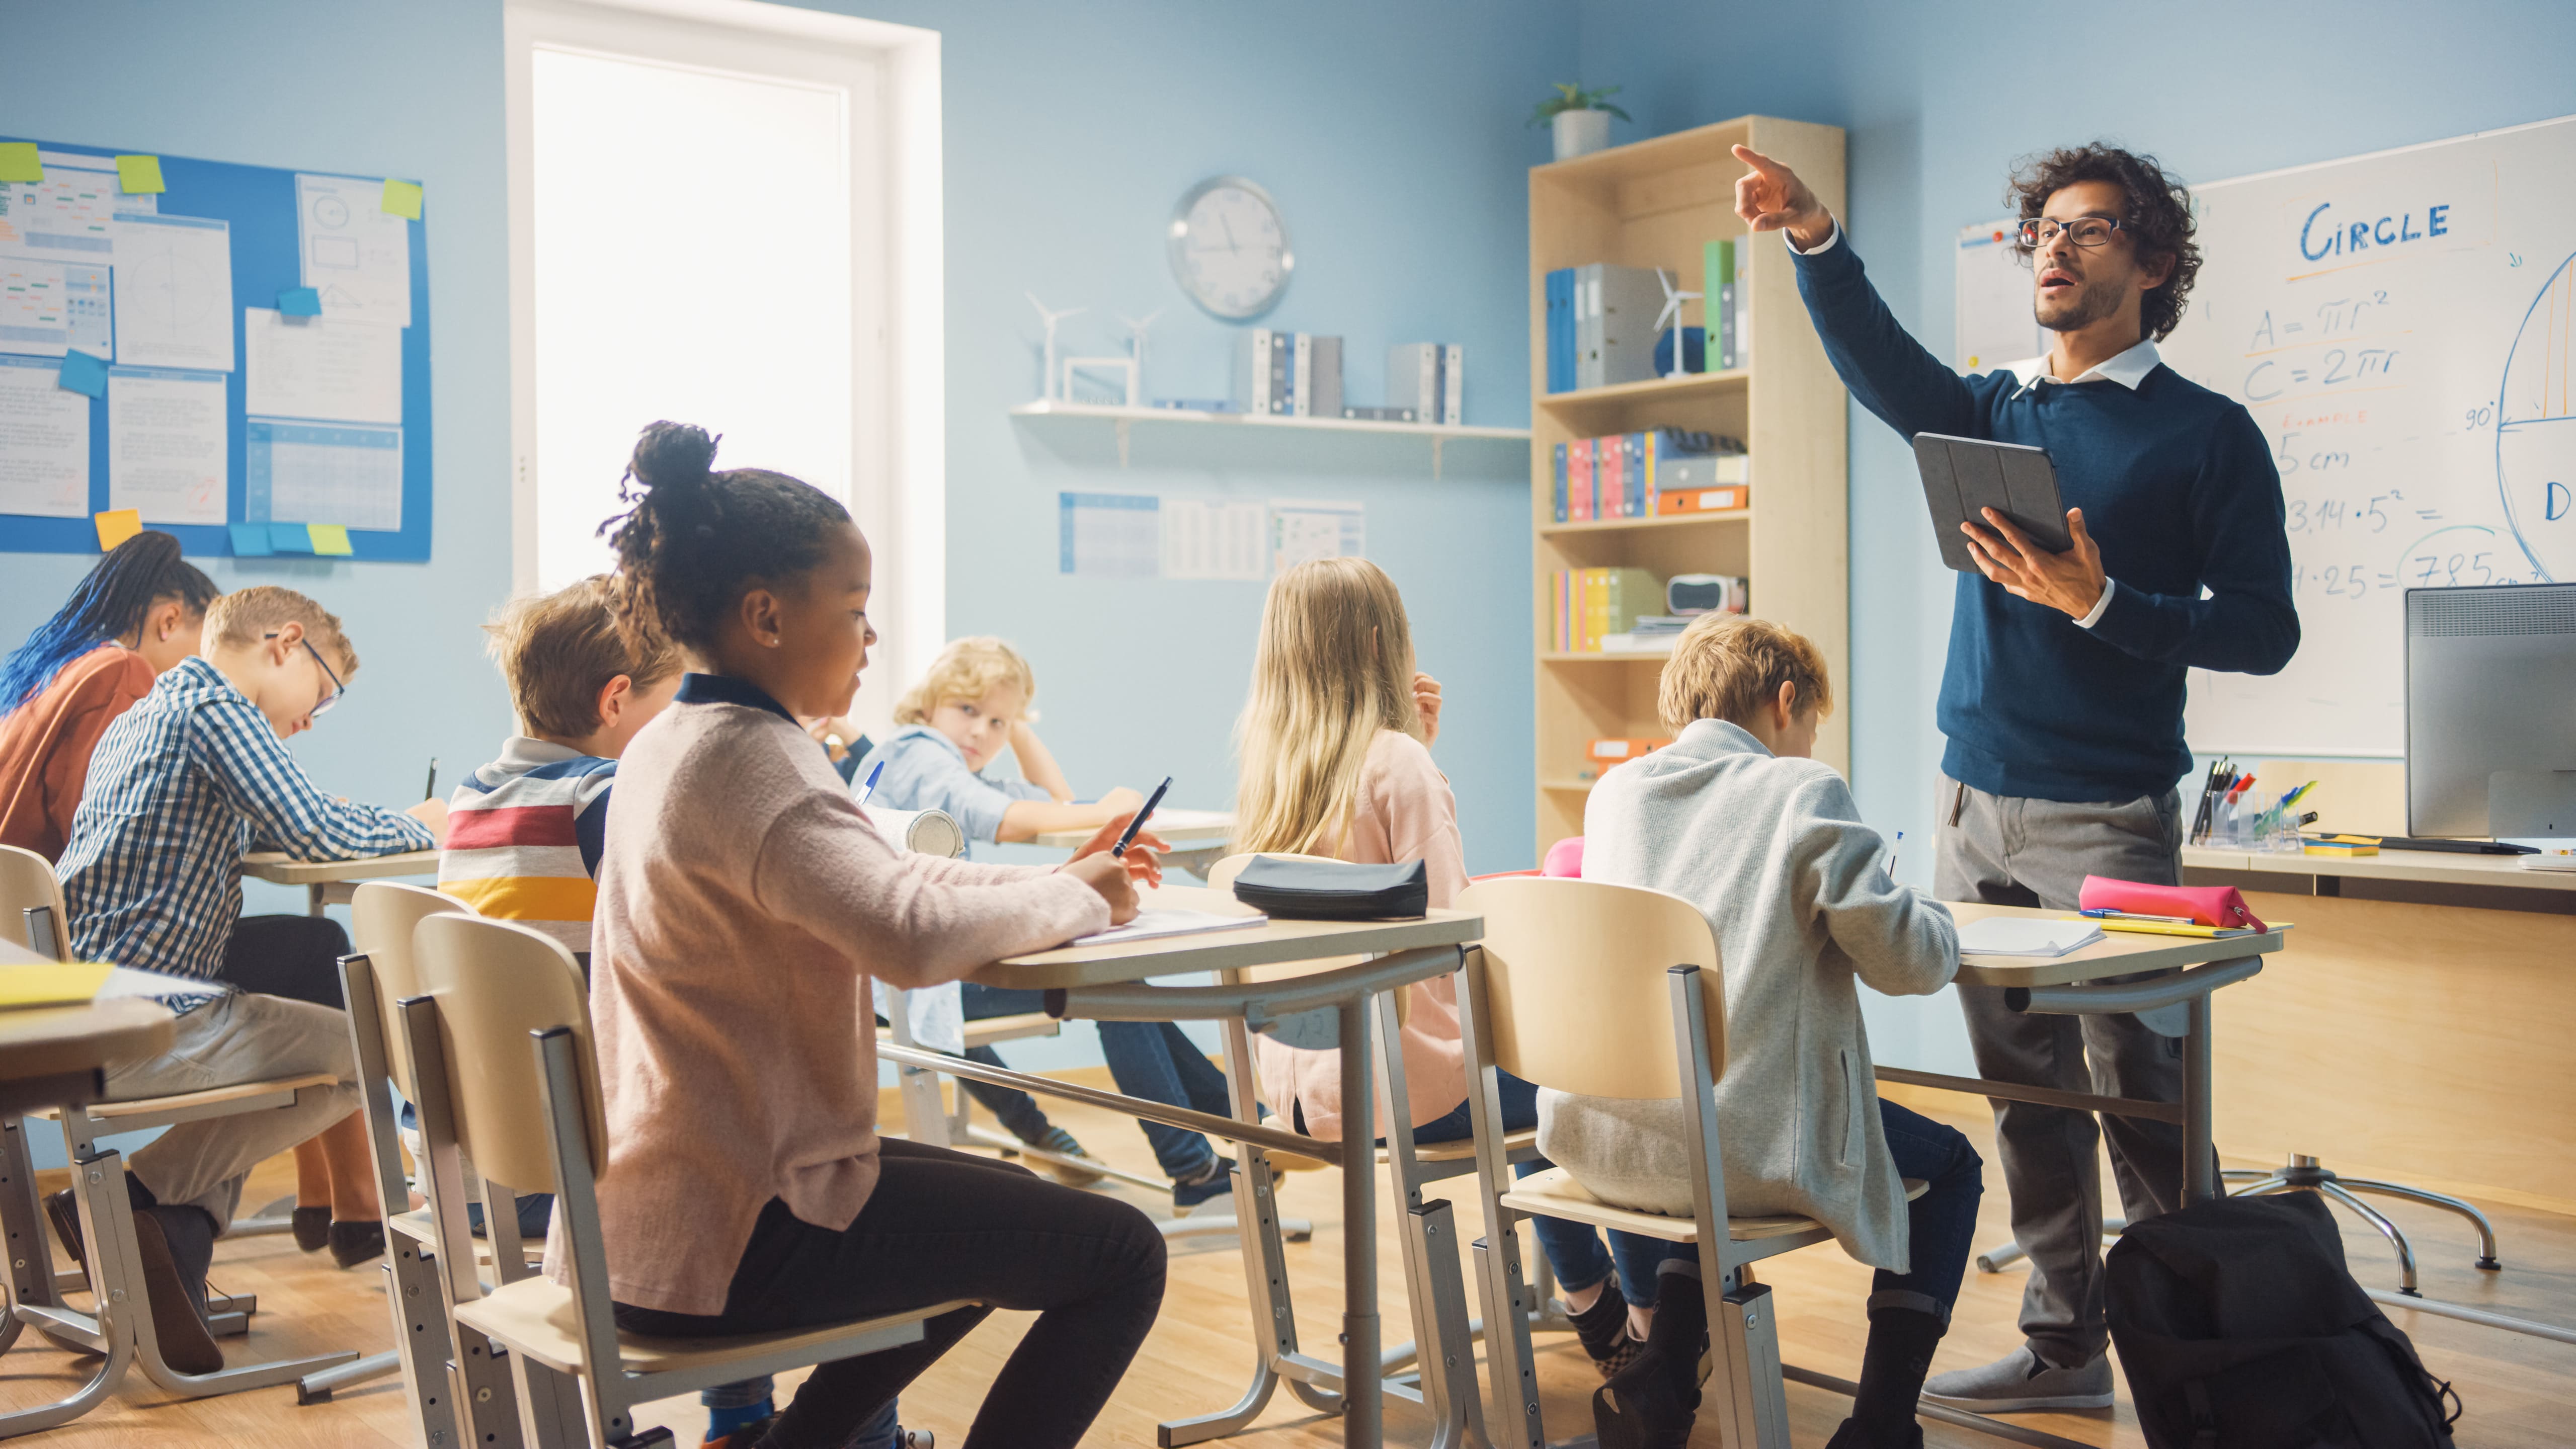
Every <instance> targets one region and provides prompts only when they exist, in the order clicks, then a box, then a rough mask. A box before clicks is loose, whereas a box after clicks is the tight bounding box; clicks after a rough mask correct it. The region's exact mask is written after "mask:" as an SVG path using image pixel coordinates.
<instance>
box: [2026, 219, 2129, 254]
mask: <svg viewBox="0 0 2576 1449" xmlns="http://www.w3.org/2000/svg"><path fill="white" fill-rule="evenodd" d="M2119 229H2120V221H2119V218H2117V217H2110V216H2079V217H2077V218H2075V219H2074V220H2073V221H2070V222H2067V223H2065V224H2064V225H2060V224H2058V223H2057V222H2054V221H2051V220H2049V219H2048V218H2046V217H2038V218H2034V219H2033V220H2030V221H2025V222H2023V223H2022V224H2021V227H2020V229H2019V230H2018V231H2016V232H2015V233H2014V235H2015V237H2016V238H2017V239H2018V240H2019V241H2020V242H2021V249H2022V250H2023V251H2026V252H2035V251H2038V250H2039V249H2040V248H2041V247H2044V246H2047V245H2048V244H2049V243H2050V242H2053V241H2055V240H2057V238H2058V236H2059V235H2060V234H2061V233H2063V234H2064V235H2065V237H2066V239H2067V240H2068V241H2071V242H2073V243H2075V244H2076V245H2077V246H2079V247H2083V248H2084V249H2086V250H2087V251H2090V250H2091V249H2093V248H2095V247H2099V246H2106V245H2108V244H2109V243H2110V240H2111V233H2113V232H2115V231H2118V230H2119Z"/></svg>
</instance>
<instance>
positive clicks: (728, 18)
mask: <svg viewBox="0 0 2576 1449" xmlns="http://www.w3.org/2000/svg"><path fill="white" fill-rule="evenodd" d="M504 14H505V20H504V26H505V35H506V47H505V54H506V87H507V93H508V94H507V113H508V138H509V183H510V298H511V302H510V374H511V418H510V445H511V486H510V503H511V529H510V565H511V569H510V577H511V586H512V591H513V592H514V593H519V594H525V593H528V592H531V591H533V590H534V589H535V587H536V581H537V547H536V520H537V494H536V489H537V478H536V467H537V464H536V458H537V450H536V444H537V416H536V365H535V364H536V319H535V307H534V285H535V277H536V238H535V215H536V211H535V170H536V167H535V145H534V135H533V133H532V127H531V122H530V118H531V115H532V112H533V105H532V102H533V93H532V89H531V85H530V72H531V66H530V63H529V54H530V52H531V50H532V49H533V48H535V47H537V46H539V45H543V46H546V47H549V48H558V49H567V50H585V51H591V52H594V53H600V54H610V55H615V54H623V53H634V54H637V55H641V56H644V57H646V58H649V59H653V60H656V61H657V62H660V61H663V60H664V58H665V57H667V56H669V55H670V54H671V53H672V51H673V49H674V47H675V46H677V47H680V48H682V49H683V51H684V53H686V54H687V55H689V56H690V58H691V63H700V64H704V65H705V66H706V67H707V68H708V69H711V70H720V71H731V72H735V73H742V74H752V75H761V74H769V75H790V76H811V77H815V78H824V79H829V78H830V77H831V76H832V75H833V74H834V73H835V71H836V70H837V71H838V72H839V73H842V74H846V73H847V68H848V67H849V66H850V65H851V64H852V63H853V62H858V63H863V64H868V65H872V66H873V67H875V68H876V70H877V72H878V75H879V78H880V83H879V84H877V85H876V86H875V87H873V91H874V93H875V94H876V95H877V96H878V97H879V98H880V104H878V105H877V106H875V107H873V108H872V111H873V113H868V114H861V113H857V112H858V108H857V107H855V106H854V108H853V111H854V114H852V116H851V117H850V131H851V137H850V139H851V148H850V156H851V165H852V168H853V172H854V179H857V178H859V177H865V178H867V180H868V181H869V182H870V184H871V185H873V186H874V187H875V188H876V190H877V191H878V193H879V195H881V196H882V197H883V201H884V204H883V205H882V206H881V207H880V206H877V205H875V204H874V200H873V198H868V197H864V196H862V195H860V194H858V188H856V187H854V188H853V196H852V208H853V216H854V221H864V220H865V219H868V218H874V219H875V220H874V221H873V222H872V223H869V224H867V225H865V226H854V229H853V232H852V237H851V253H852V262H853V266H854V269H855V270H856V271H857V273H858V275H857V276H855V277H854V278H853V283H854V285H853V290H852V299H853V306H854V310H855V311H856V312H857V314H858V319H859V320H861V321H862V322H863V323H864V322H865V321H866V319H870V318H874V319H877V325H876V326H875V327H873V328H871V327H869V326H866V325H862V326H860V327H858V328H856V329H854V332H853V336H852V339H851V343H852V352H853V357H852V359H851V361H852V366H851V373H850V377H851V386H852V388H853V390H854V392H855V393H857V394H858V395H857V396H854V397H853V398H852V399H851V403H852V406H851V423H852V431H853V437H852V439H851V448H850V463H851V468H850V493H851V496H850V500H849V501H850V511H851V514H852V516H853V517H854V518H856V519H857V520H858V524H859V527H860V529H861V530H862V531H863V532H865V533H866V534H867V535H868V539H869V542H870V543H871V544H873V545H874V547H875V553H876V593H875V603H874V604H873V605H872V607H871V609H870V612H871V614H872V615H873V616H874V617H875V619H876V621H877V629H878V632H879V634H880V635H881V636H882V639H883V643H882V645H881V647H880V650H879V652H878V654H877V656H876V658H875V661H874V666H873V667H872V668H870V670H869V671H868V674H867V676H866V684H865V686H864V687H863V688H862V689H861V690H860V695H859V703H858V704H857V705H856V706H854V712H855V713H856V715H857V717H858V719H859V722H860V724H861V725H862V726H863V727H865V728H868V729H870V730H872V731H875V732H877V733H878V734H879V735H880V737H882V733H883V731H884V729H885V727H886V726H887V725H888V724H889V723H890V721H891V718H892V710H893V702H894V699H895V697H896V696H897V695H898V694H900V693H901V692H902V690H903V688H904V686H905V685H906V684H907V683H909V682H910V680H911V678H912V677H913V676H914V675H915V674H917V673H919V672H920V671H921V670H922V669H924V668H926V667H927V666H928V665H929V662H930V660H931V659H932V657H933V656H935V655H936V654H937V653H938V652H939V649H940V647H941V645H942V644H944V643H945V642H946V639H947V627H948V619H947V592H948V565H947V558H948V513H947V464H948V444H947V384H946V378H947V349H946V345H945V341H944V327H945V318H944V315H943V301H942V299H943V297H944V296H945V294H946V276H945V261H944V252H943V238H942V216H943V213H944V208H945V199H944V191H943V186H942V181H941V175H940V167H941V141H940V82H939V32H937V31H935V30H923V29H919V28H917V27H914V26H909V25H894V24H889V23H886V22H882V21H875V20H860V19H856V18H854V17H850V16H845V15H831V14H825V13H823V12H820V11H814V10H805V9H800V8H797V7H795V6H792V5H772V4H764V3H761V0H507V4H506V7H505V12H504ZM781 40H787V41H792V42H794V51H795V52H796V55H795V56H794V57H792V58H789V59H788V61H787V63H785V64H782V63H781V59H782V58H781V55H780V52H779V50H778V48H777V45H776V42H778V41H781ZM860 94H863V92H862V91H859V90H856V89H854V91H853V95H854V97H855V96H857V95H860ZM863 233H865V234H863ZM880 259H881V264H880ZM870 283H873V284H874V285H869V284H870ZM862 288H864V291H863V290H862ZM705 421H706V422H708V423H710V424H711V425H721V423H722V420H721V419H715V418H710V419H706V420H705Z"/></svg>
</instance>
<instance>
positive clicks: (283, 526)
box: [268, 523, 313, 553]
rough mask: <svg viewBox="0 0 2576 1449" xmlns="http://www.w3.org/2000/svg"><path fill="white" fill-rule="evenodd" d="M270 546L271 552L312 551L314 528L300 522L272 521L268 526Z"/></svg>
mask: <svg viewBox="0 0 2576 1449" xmlns="http://www.w3.org/2000/svg"><path fill="white" fill-rule="evenodd" d="M268 548H269V552H271V553H311V552H312V551H313V530H311V529H309V528H307V527H305V526H304V525H303V524H300V523H272V524H270V525H269V526H268Z"/></svg>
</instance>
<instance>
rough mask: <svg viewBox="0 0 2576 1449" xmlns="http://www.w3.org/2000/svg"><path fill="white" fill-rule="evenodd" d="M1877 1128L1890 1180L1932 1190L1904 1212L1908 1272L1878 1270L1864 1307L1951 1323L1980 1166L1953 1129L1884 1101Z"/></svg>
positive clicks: (1980, 1183) (1971, 1238)
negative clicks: (1892, 1170)
mask: <svg viewBox="0 0 2576 1449" xmlns="http://www.w3.org/2000/svg"><path fill="white" fill-rule="evenodd" d="M1878 1125H1879V1128H1880V1130H1881V1131H1883V1132H1885V1133H1886V1134H1887V1151H1888V1155H1889V1156H1891V1157H1893V1158H1895V1159H1896V1175H1897V1176H1899V1177H1916V1178H1921V1179H1922V1180H1923V1181H1925V1182H1927V1183H1929V1184H1931V1186H1930V1187H1928V1188H1926V1189H1925V1190H1924V1193H1923V1195H1922V1196H1921V1197H1918V1198H1916V1199H1915V1200H1914V1201H1912V1202H1911V1203H1908V1204H1906V1215H1905V1216H1906V1231H1907V1238H1908V1253H1907V1257H1906V1261H1907V1262H1908V1263H1910V1264H1912V1265H1913V1266H1912V1270H1911V1271H1909V1272H1904V1273H1891V1272H1889V1271H1887V1270H1886V1269H1885V1268H1881V1269H1879V1270H1878V1274H1877V1276H1876V1277H1874V1278H1872V1279H1871V1280H1870V1285H1869V1286H1870V1294H1869V1306H1870V1307H1872V1308H1910V1309H1913V1310H1915V1311H1916V1312H1919V1313H1929V1314H1931V1315H1932V1316H1933V1317H1935V1318H1938V1319H1940V1320H1941V1321H1942V1322H1943V1323H1945V1324H1946V1323H1948V1322H1949V1321H1950V1308H1951V1305H1953V1304H1955V1303H1957V1302H1958V1301H1959V1282H1960V1280H1961V1279H1962V1278H1963V1277H1964V1276H1966V1274H1967V1271H1968V1252H1969V1250H1970V1249H1971V1248H1973V1247H1974V1246H1975V1245H1976V1239H1977V1201H1978V1199H1980V1198H1982V1197H1984V1196H1985V1193H1986V1178H1985V1159H1983V1158H1981V1157H1979V1156H1978V1155H1977V1149H1976V1148H1975V1147H1973V1146H1970V1145H1969V1143H1968V1138H1967V1135H1966V1134H1965V1133H1963V1132H1961V1131H1960V1130H1959V1129H1958V1128H1956V1127H1951V1126H1946V1125H1944V1124H1942V1123H1939V1122H1935V1121H1933V1120H1932V1119H1931V1118H1929V1117H1926V1116H1924V1115H1923V1114H1921V1113H1920V1112H1911V1111H1908V1110H1906V1109H1905V1108H1903V1107H1900V1106H1898V1105H1896V1104H1895V1103H1894V1102H1890V1101H1888V1100H1886V1099H1884V1098H1881V1099H1880V1100H1879V1104H1878Z"/></svg>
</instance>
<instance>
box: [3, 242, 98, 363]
mask: <svg viewBox="0 0 2576 1449" xmlns="http://www.w3.org/2000/svg"><path fill="white" fill-rule="evenodd" d="M107 272H108V269H107V268H106V267H105V266H104V265H102V264H100V263H97V262H56V261H48V260H46V259H44V258H41V257H6V256H0V352H19V353H25V354H27V355H29V356H34V357H60V356H62V355H63V353H64V352H66V351H68V350H70V349H71V348H74V347H77V348H79V349H80V350H81V351H83V352H86V353H88V354H89V355H90V356H92V357H95V358H98V359H99V360H100V361H102V362H113V361H115V360H116V358H115V355H114V354H115V351H116V348H115V333H114V330H113V329H112V328H110V327H109V326H108V310H107V285H108V283H107Z"/></svg>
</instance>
